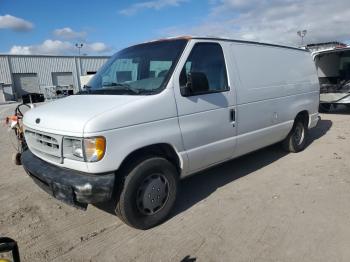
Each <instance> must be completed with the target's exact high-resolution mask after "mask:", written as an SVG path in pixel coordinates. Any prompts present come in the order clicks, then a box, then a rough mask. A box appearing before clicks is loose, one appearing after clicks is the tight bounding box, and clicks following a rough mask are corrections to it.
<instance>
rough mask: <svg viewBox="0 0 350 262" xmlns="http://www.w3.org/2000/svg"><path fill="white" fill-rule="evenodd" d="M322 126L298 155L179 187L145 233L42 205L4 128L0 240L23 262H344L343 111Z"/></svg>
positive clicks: (252, 159)
mask: <svg viewBox="0 0 350 262" xmlns="http://www.w3.org/2000/svg"><path fill="white" fill-rule="evenodd" d="M13 107H14V105H1V106H0V118H3V117H4V115H6V114H7V113H9V110H12V109H13ZM321 117H322V120H321V121H320V123H319V125H318V127H317V128H315V129H313V130H312V131H311V132H310V142H309V146H308V147H307V149H306V150H305V151H303V152H301V153H298V154H285V153H284V152H282V151H281V150H280V149H279V147H278V146H271V147H268V148H265V149H262V150H260V151H257V152H255V153H252V154H250V155H247V156H244V157H241V158H239V159H236V160H233V161H231V162H228V163H226V164H223V165H220V166H218V167H215V168H212V169H210V170H208V171H206V172H203V173H202V174H198V175H196V176H193V177H190V178H188V179H186V180H184V181H182V182H181V191H180V195H179V198H178V201H177V204H176V208H175V210H174V212H173V214H172V217H171V218H170V219H169V220H168V221H167V222H166V223H164V224H163V225H160V226H158V227H156V228H154V229H151V230H148V231H140V230H135V229H132V228H130V227H128V226H126V225H125V224H123V223H122V222H121V221H120V220H119V219H118V218H116V217H115V216H114V215H112V214H109V213H106V212H104V211H102V210H101V209H98V208H96V207H94V206H89V208H88V209H87V211H85V212H84V211H80V210H77V209H74V208H72V207H69V206H67V205H65V204H63V203H61V202H59V201H57V200H55V199H53V198H52V197H50V196H49V195H47V194H46V193H45V192H43V191H42V190H41V189H39V188H38V187H37V186H36V185H35V184H34V183H33V181H32V180H31V179H30V178H29V177H28V176H27V175H26V174H25V172H24V171H23V169H22V167H20V166H14V165H13V164H12V161H11V154H12V152H13V150H12V147H11V143H10V140H9V139H8V133H7V130H6V129H5V128H4V127H3V126H1V127H0V167H1V169H0V235H4V236H9V237H12V238H14V239H16V240H17V241H18V244H19V248H20V252H21V256H22V259H23V261H293V262H294V261H308V262H309V261H327V262H328V261H350V248H349V246H350V172H349V170H350V111H349V110H348V111H346V109H339V110H338V111H337V112H336V113H331V114H322V115H321Z"/></svg>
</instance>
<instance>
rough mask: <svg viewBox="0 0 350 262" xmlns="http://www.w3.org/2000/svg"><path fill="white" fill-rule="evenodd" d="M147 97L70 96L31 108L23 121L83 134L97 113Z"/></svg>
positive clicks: (32, 125) (48, 129) (31, 125)
mask: <svg viewBox="0 0 350 262" xmlns="http://www.w3.org/2000/svg"><path fill="white" fill-rule="evenodd" d="M146 98H147V96H130V95H74V96H69V97H66V98H63V99H59V100H56V101H53V102H48V103H46V104H43V105H40V106H38V107H36V108H34V109H32V110H29V111H28V112H26V113H25V116H24V119H23V123H24V125H25V126H26V127H29V128H32V129H37V130H41V131H44V132H54V133H62V134H66V135H67V134H68V135H69V134H70V133H76V134H79V135H83V132H84V127H85V125H86V124H87V123H88V122H89V120H91V119H93V118H94V117H96V116H98V115H101V114H103V113H105V112H108V111H111V110H116V109H118V108H122V107H124V106H126V105H129V104H132V103H134V102H135V101H138V100H140V99H146ZM114 127H115V128H116V127H118V125H116V126H114ZM57 131H58V132H57ZM89 131H96V130H89Z"/></svg>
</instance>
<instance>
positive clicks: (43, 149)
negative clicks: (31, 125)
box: [24, 129, 62, 163]
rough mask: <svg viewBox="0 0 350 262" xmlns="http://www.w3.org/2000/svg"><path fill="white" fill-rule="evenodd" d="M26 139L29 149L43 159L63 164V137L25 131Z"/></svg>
mask: <svg viewBox="0 0 350 262" xmlns="http://www.w3.org/2000/svg"><path fill="white" fill-rule="evenodd" d="M24 134H25V139H26V142H27V145H28V147H29V149H30V150H31V151H32V152H33V153H35V154H37V155H39V156H40V157H42V158H43V159H45V158H46V159H48V160H51V161H54V162H57V163H62V150H61V145H62V136H59V135H53V134H48V133H43V132H38V131H34V130H30V129H27V130H25V133H24Z"/></svg>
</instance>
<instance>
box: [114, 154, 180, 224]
mask: <svg viewBox="0 0 350 262" xmlns="http://www.w3.org/2000/svg"><path fill="white" fill-rule="evenodd" d="M124 177H125V180H124V184H123V187H122V189H121V192H120V193H119V194H120V195H119V201H118V203H117V205H116V209H115V212H116V214H117V216H119V217H120V218H121V219H122V220H123V221H124V222H125V223H126V224H128V225H130V226H132V227H134V228H138V229H149V228H152V227H154V226H156V225H159V224H161V223H162V222H163V221H165V219H166V218H167V217H168V215H169V213H170V211H171V209H172V207H173V205H174V203H175V199H176V193H177V185H178V174H177V170H176V168H175V167H174V165H173V164H171V163H170V162H169V161H168V160H167V159H165V158H161V157H150V158H147V159H145V160H141V161H137V162H136V163H135V164H133V165H131V166H130V167H129V168H127V169H126V170H125V174H124Z"/></svg>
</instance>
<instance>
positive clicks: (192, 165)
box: [174, 41, 236, 172]
mask: <svg viewBox="0 0 350 262" xmlns="http://www.w3.org/2000/svg"><path fill="white" fill-rule="evenodd" d="M196 76H200V79H192V80H191V79H189V78H193V77H196ZM194 80H196V81H194ZM191 81H192V83H191V84H193V85H197V86H192V88H191V90H190V93H189V94H184V92H183V91H181V89H182V87H184V86H186V85H188V83H189V82H191ZM174 87H175V90H174V91H175V98H176V102H177V109H178V118H179V125H180V129H181V132H182V138H183V143H184V147H185V150H186V152H187V155H188V159H189V171H190V172H195V171H198V170H201V169H204V168H206V167H208V166H211V165H213V164H216V163H219V162H222V161H225V160H227V159H230V158H231V157H232V156H233V153H234V149H235V144H236V139H235V136H236V126H235V124H236V123H235V119H236V115H235V114H236V112H235V103H234V101H235V97H234V93H233V90H232V88H230V85H229V75H228V73H227V64H226V62H225V52H224V49H223V46H222V45H221V44H219V43H217V42H209V41H206V42H196V41H192V42H191V43H189V45H188V46H187V48H186V50H185V52H184V55H183V57H182V59H181V61H180V62H179V67H178V71H177V72H176V73H175V74H174Z"/></svg>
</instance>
